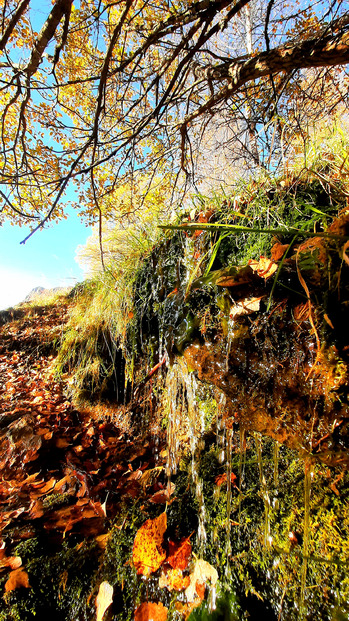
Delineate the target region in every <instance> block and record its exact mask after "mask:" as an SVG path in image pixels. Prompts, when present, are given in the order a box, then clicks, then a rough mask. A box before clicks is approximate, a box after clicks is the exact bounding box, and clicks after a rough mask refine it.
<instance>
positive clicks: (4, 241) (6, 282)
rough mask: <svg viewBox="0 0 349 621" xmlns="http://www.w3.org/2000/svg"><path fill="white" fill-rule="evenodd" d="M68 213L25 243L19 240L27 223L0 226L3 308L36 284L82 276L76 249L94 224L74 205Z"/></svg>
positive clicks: (67, 282)
mask: <svg viewBox="0 0 349 621" xmlns="http://www.w3.org/2000/svg"><path fill="white" fill-rule="evenodd" d="M67 214H69V215H68V219H67V220H62V221H61V222H59V223H58V224H53V225H52V226H51V227H50V228H46V229H44V230H42V231H38V232H37V233H35V235H33V236H32V237H31V238H30V239H29V240H28V241H27V242H26V244H24V245H21V244H20V242H21V241H22V239H24V238H25V237H26V235H27V234H28V233H29V228H28V227H24V226H23V227H19V226H11V225H10V224H8V223H5V224H4V225H3V226H0V309H4V308H8V307H9V306H13V305H14V304H18V303H19V302H21V301H22V300H23V298H25V296H26V295H27V293H29V291H31V290H32V289H33V288H34V287H39V286H41V287H45V288H51V287H60V286H68V285H73V284H74V283H75V282H77V281H79V280H82V279H83V276H84V275H83V271H82V270H81V268H80V267H79V265H78V264H77V263H76V261H75V253H76V248H77V246H78V245H80V244H84V243H85V242H86V239H87V237H88V236H89V235H91V228H89V227H86V226H85V225H84V224H82V222H81V220H80V218H78V217H77V215H76V214H75V213H74V211H73V210H72V209H67Z"/></svg>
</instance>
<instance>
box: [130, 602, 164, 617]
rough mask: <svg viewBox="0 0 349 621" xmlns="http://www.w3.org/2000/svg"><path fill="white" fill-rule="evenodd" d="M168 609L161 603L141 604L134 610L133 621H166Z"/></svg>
mask: <svg viewBox="0 0 349 621" xmlns="http://www.w3.org/2000/svg"><path fill="white" fill-rule="evenodd" d="M167 613H168V608H166V607H165V606H164V605H163V604H162V603H161V602H159V603H158V604H155V603H153V602H143V604H141V605H140V606H138V608H137V610H135V621H166V619H167Z"/></svg>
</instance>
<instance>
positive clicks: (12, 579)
mask: <svg viewBox="0 0 349 621" xmlns="http://www.w3.org/2000/svg"><path fill="white" fill-rule="evenodd" d="M21 587H24V588H25V589H29V588H30V584H29V576H28V574H27V572H26V571H25V570H24V569H15V570H14V571H11V572H10V575H9V577H8V580H7V582H6V583H5V591H6V593H8V592H9V591H14V590H15V589H20V588H21Z"/></svg>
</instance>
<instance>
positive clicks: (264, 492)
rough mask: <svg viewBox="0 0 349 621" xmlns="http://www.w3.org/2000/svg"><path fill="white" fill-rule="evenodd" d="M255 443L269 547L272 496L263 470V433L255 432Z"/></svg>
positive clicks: (267, 546)
mask: <svg viewBox="0 0 349 621" xmlns="http://www.w3.org/2000/svg"><path fill="white" fill-rule="evenodd" d="M254 435H255V443H256V453H257V463H258V470H259V484H260V492H261V496H262V499H263V504H264V532H263V545H264V547H265V548H269V547H270V545H271V541H272V538H271V535H270V496H269V491H268V487H267V481H266V478H265V474H264V471H263V458H262V437H261V434H259V433H255V434H254Z"/></svg>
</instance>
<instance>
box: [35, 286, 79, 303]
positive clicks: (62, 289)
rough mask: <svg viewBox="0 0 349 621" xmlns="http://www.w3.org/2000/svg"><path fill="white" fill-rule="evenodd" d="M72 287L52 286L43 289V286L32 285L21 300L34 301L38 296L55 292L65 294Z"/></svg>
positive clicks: (55, 293) (54, 293)
mask: <svg viewBox="0 0 349 621" xmlns="http://www.w3.org/2000/svg"><path fill="white" fill-rule="evenodd" d="M72 288H73V287H53V288H52V289H45V287H34V289H32V290H31V291H30V292H29V293H28V295H27V296H26V297H25V298H24V300H23V302H34V301H35V300H37V299H38V298H44V297H45V298H46V297H50V296H52V295H57V294H62V295H67V294H68V293H70V291H71V290H72Z"/></svg>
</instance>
